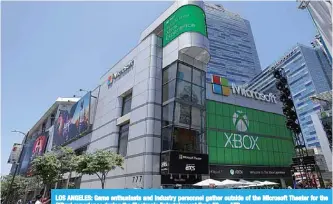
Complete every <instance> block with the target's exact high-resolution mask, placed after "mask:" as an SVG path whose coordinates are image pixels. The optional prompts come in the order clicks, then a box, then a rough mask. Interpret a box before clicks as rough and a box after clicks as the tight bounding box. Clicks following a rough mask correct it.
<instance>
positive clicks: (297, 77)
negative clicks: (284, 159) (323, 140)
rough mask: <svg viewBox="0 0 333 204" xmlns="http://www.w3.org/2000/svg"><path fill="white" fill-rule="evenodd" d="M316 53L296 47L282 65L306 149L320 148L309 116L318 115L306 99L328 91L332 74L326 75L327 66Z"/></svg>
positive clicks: (316, 109) (313, 105) (318, 108)
mask: <svg viewBox="0 0 333 204" xmlns="http://www.w3.org/2000/svg"><path fill="white" fill-rule="evenodd" d="M318 52H319V50H315V49H313V48H310V47H305V46H299V49H298V52H297V53H296V54H295V55H294V56H292V57H291V58H290V60H289V63H284V65H283V67H284V69H285V73H286V75H287V78H288V84H289V87H290V91H291V94H292V97H293V101H294V105H295V107H296V112H297V116H298V119H299V120H300V125H301V129H302V133H303V136H304V140H305V143H306V145H307V146H308V147H320V143H319V141H318V137H317V133H316V130H315V128H314V124H313V122H312V119H311V115H312V114H314V113H318V112H320V104H315V103H313V102H312V101H311V99H310V96H312V95H314V94H317V93H320V92H324V91H328V90H331V81H330V79H332V73H331V74H330V76H328V75H327V73H328V71H327V69H330V67H329V64H328V62H327V61H326V62H325V61H321V60H320V58H318ZM325 70H326V71H325Z"/></svg>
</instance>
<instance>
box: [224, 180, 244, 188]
mask: <svg viewBox="0 0 333 204" xmlns="http://www.w3.org/2000/svg"><path fill="white" fill-rule="evenodd" d="M221 183H222V184H221V185H219V186H220V187H226V188H228V187H229V188H235V187H240V186H243V185H244V184H243V183H241V182H238V181H234V180H229V179H226V180H224V181H222V182H221Z"/></svg>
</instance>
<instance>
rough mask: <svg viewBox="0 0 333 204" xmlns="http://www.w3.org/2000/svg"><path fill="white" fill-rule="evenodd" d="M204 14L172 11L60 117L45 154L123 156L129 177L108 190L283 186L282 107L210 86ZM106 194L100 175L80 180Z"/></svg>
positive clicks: (216, 82)
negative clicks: (64, 150)
mask: <svg viewBox="0 0 333 204" xmlns="http://www.w3.org/2000/svg"><path fill="white" fill-rule="evenodd" d="M206 6H207V5H205V4H204V3H203V2H201V1H176V2H175V3H174V4H173V5H172V6H170V7H169V8H168V9H167V10H166V11H165V12H164V13H163V14H162V15H161V16H160V17H159V18H158V19H156V20H155V21H154V22H153V23H152V24H151V25H150V26H149V27H148V28H147V29H146V30H144V31H143V32H142V34H141V37H140V41H139V43H138V45H137V46H136V47H135V48H134V49H132V50H131V51H130V52H129V53H128V54H127V55H126V56H124V57H123V58H122V59H121V60H120V61H119V62H117V63H116V64H115V65H114V66H113V67H112V68H111V69H110V70H109V71H108V72H107V73H105V74H104V75H103V76H102V77H101V78H100V81H99V86H98V87H97V88H96V89H95V90H93V91H91V92H88V93H87V94H86V95H85V96H83V97H82V98H81V99H80V100H78V101H77V102H76V103H75V104H71V105H70V106H63V107H58V108H55V109H54V113H55V118H56V122H55V123H54V126H53V132H52V133H51V130H50V131H49V134H51V135H52V139H49V140H50V141H52V143H51V145H50V147H48V148H46V151H52V147H54V146H68V147H72V148H73V149H74V150H76V151H81V152H84V151H86V152H94V151H96V150H98V149H104V150H111V151H114V152H117V153H118V154H121V155H122V156H123V157H124V158H125V161H124V168H123V169H122V168H116V169H114V170H113V171H111V172H110V173H109V174H108V176H107V178H106V183H105V188H160V187H161V186H163V188H173V187H174V185H176V184H182V185H188V187H190V186H191V185H192V184H194V183H196V182H199V181H201V180H202V179H204V178H209V177H211V178H216V179H220V180H222V179H225V178H232V179H238V178H244V179H250V180H261V179H265V180H274V181H276V182H280V183H281V185H282V186H283V185H285V184H284V183H285V181H286V180H288V179H291V172H290V170H291V169H290V167H289V166H290V164H291V162H292V156H293V154H294V153H293V143H292V135H291V133H290V131H289V130H287V129H286V128H285V126H284V123H285V119H284V116H283V115H282V113H281V111H282V109H281V104H280V103H279V102H278V100H277V98H276V96H275V95H274V94H273V93H264V92H253V91H251V90H249V89H244V87H243V86H238V82H240V81H245V80H246V79H245V78H243V79H240V78H237V77H236V78H237V79H236V80H233V79H231V80H230V79H229V78H233V75H229V76H228V77H226V76H225V75H223V74H221V75H216V74H213V75H211V76H210V78H209V80H207V67H209V62H210V60H211V59H212V57H211V51H210V41H209V35H210V34H209V30H208V26H207V24H208V23H207V24H206V22H207V19H208V17H207V18H206V14H205V9H207V7H206ZM242 22H243V23H244V21H243V20H242ZM244 25H246V23H245V24H244ZM217 33H218V32H217ZM221 33H222V31H221ZM213 35H214V34H213ZM248 35H251V36H252V34H250V33H248ZM244 39H245V38H244ZM239 40H241V38H240V39H239ZM240 55H241V56H243V55H242V54H240ZM252 60H253V61H255V59H252ZM222 61H223V60H222ZM258 63H259V62H258ZM211 66H212V64H211ZM230 69H232V68H230ZM251 69H253V70H255V69H256V68H255V66H253V67H252V68H251ZM50 128H51V127H50ZM100 187H101V183H100V180H99V178H98V177H97V176H95V175H83V176H82V178H80V188H100Z"/></svg>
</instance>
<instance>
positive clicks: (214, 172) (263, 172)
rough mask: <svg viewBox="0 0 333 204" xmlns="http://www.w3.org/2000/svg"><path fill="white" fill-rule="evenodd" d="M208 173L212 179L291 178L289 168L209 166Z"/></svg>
mask: <svg viewBox="0 0 333 204" xmlns="http://www.w3.org/2000/svg"><path fill="white" fill-rule="evenodd" d="M209 173H210V177H211V178H213V179H214V178H215V179H225V178H229V179H241V178H243V179H259V178H261V179H266V178H289V177H290V178H291V169H290V167H269V166H267V167H266V166H236V165H235V166H232V165H210V166H209Z"/></svg>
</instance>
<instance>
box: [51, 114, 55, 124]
mask: <svg viewBox="0 0 333 204" xmlns="http://www.w3.org/2000/svg"><path fill="white" fill-rule="evenodd" d="M54 121H55V115H54V114H52V115H51V121H50V123H51V126H52V125H53V124H54Z"/></svg>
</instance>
